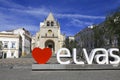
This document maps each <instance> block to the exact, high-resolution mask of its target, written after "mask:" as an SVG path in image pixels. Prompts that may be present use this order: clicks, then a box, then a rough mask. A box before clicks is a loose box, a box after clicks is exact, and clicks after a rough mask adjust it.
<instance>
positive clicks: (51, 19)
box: [46, 12, 55, 21]
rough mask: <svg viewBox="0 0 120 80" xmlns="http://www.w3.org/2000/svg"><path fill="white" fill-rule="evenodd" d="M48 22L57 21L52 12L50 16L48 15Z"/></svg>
mask: <svg viewBox="0 0 120 80" xmlns="http://www.w3.org/2000/svg"><path fill="white" fill-rule="evenodd" d="M46 20H48V21H54V20H55V18H54V16H53V14H52V13H51V12H50V13H49V15H48V17H47V19H46Z"/></svg>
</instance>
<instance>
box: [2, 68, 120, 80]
mask: <svg viewBox="0 0 120 80" xmlns="http://www.w3.org/2000/svg"><path fill="white" fill-rule="evenodd" d="M0 80H120V70H90V71H88V70H87V71H82V70H81V71H36V72H35V71H31V69H1V70H0Z"/></svg>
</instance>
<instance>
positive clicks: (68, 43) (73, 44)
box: [63, 38, 77, 53]
mask: <svg viewBox="0 0 120 80" xmlns="http://www.w3.org/2000/svg"><path fill="white" fill-rule="evenodd" d="M63 47H65V48H68V49H69V50H70V52H71V53H72V49H73V48H77V42H76V41H75V40H69V38H66V40H65V44H64V45H63Z"/></svg>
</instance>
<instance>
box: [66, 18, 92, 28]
mask: <svg viewBox="0 0 120 80" xmlns="http://www.w3.org/2000/svg"><path fill="white" fill-rule="evenodd" d="M90 25H93V22H87V21H82V20H79V19H71V20H70V21H69V23H67V24H66V26H68V27H71V26H74V27H80V28H82V27H83V26H84V27H86V26H90Z"/></svg>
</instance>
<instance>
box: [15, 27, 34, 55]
mask: <svg viewBox="0 0 120 80" xmlns="http://www.w3.org/2000/svg"><path fill="white" fill-rule="evenodd" d="M13 33H14V34H19V35H20V36H21V37H22V56H24V55H26V54H30V53H31V41H32V40H31V38H32V37H31V35H30V33H29V31H27V30H25V29H24V28H19V29H16V30H14V31H13Z"/></svg>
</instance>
